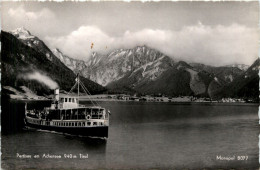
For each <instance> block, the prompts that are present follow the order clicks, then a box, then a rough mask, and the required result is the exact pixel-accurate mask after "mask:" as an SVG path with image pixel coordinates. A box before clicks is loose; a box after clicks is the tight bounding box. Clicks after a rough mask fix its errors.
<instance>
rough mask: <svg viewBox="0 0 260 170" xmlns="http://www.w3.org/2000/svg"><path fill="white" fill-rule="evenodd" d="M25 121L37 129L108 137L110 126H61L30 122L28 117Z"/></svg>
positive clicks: (27, 124)
mask: <svg viewBox="0 0 260 170" xmlns="http://www.w3.org/2000/svg"><path fill="white" fill-rule="evenodd" d="M25 123H26V126H28V127H31V128H35V129H41V130H48V131H55V132H60V133H64V134H71V135H77V136H86V137H100V138H108V126H97V127H59V126H48V125H39V124H32V123H29V122H28V121H26V119H25Z"/></svg>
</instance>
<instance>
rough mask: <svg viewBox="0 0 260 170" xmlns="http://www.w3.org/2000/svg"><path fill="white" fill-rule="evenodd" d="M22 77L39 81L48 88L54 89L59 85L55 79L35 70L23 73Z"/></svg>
mask: <svg viewBox="0 0 260 170" xmlns="http://www.w3.org/2000/svg"><path fill="white" fill-rule="evenodd" d="M22 77H23V78H24V79H28V80H36V81H38V82H39V83H41V84H44V85H46V86H47V87H49V88H50V89H56V88H58V87H59V86H58V84H57V83H56V82H55V81H53V80H52V79H51V78H50V77H48V76H46V75H43V74H41V73H39V72H37V71H35V72H33V73H28V74H25V75H23V76H22Z"/></svg>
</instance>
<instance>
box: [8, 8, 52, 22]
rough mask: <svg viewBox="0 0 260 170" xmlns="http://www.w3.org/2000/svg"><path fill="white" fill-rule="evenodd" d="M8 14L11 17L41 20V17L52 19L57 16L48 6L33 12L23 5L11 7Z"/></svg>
mask: <svg viewBox="0 0 260 170" xmlns="http://www.w3.org/2000/svg"><path fill="white" fill-rule="evenodd" d="M8 14H9V16H10V17H12V18H15V19H16V20H21V19H23V20H26V19H27V20H39V19H42V20H44V19H51V18H53V17H55V15H54V13H53V12H51V11H50V10H49V9H47V8H43V9H41V10H40V11H37V12H32V11H25V9H24V7H23V6H19V7H17V8H10V9H9V10H8Z"/></svg>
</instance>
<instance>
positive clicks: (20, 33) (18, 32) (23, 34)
mask: <svg viewBox="0 0 260 170" xmlns="http://www.w3.org/2000/svg"><path fill="white" fill-rule="evenodd" d="M10 33H11V34H13V35H14V36H16V37H17V38H18V39H22V40H27V39H32V38H35V36H33V35H31V33H30V32H29V31H28V30H27V29H25V28H24V27H21V28H17V29H15V30H13V31H10Z"/></svg>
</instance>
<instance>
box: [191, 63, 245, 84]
mask: <svg viewBox="0 0 260 170" xmlns="http://www.w3.org/2000/svg"><path fill="white" fill-rule="evenodd" d="M190 65H191V66H192V67H194V69H196V70H197V71H206V72H208V73H211V74H214V75H215V76H216V77H218V78H219V79H220V80H221V81H223V83H224V84H228V83H231V82H232V81H233V80H234V79H236V78H237V77H238V76H239V75H241V74H242V73H244V72H245V71H244V70H242V69H240V68H239V67H236V65H232V66H221V67H214V66H209V65H205V64H200V63H190Z"/></svg>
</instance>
